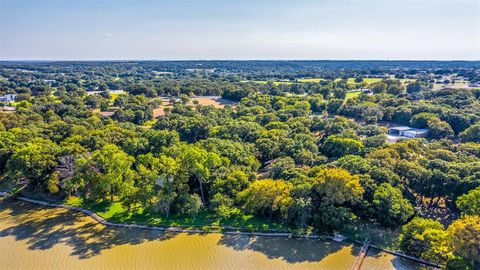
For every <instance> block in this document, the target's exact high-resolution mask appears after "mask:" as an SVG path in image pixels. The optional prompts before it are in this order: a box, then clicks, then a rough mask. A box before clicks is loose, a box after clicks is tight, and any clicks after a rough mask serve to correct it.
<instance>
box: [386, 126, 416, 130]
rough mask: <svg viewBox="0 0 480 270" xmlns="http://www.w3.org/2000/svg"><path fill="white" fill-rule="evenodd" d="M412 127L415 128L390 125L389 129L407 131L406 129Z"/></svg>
mask: <svg viewBox="0 0 480 270" xmlns="http://www.w3.org/2000/svg"><path fill="white" fill-rule="evenodd" d="M410 129H413V128H411V127H407V126H398V127H390V128H389V129H388V130H398V131H405V130H410Z"/></svg>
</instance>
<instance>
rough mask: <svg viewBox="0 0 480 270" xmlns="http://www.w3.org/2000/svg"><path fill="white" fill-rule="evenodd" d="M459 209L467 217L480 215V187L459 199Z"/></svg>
mask: <svg viewBox="0 0 480 270" xmlns="http://www.w3.org/2000/svg"><path fill="white" fill-rule="evenodd" d="M456 203H457V207H458V209H460V211H462V213H463V214H465V215H480V187H478V188H476V189H472V190H470V191H469V192H468V193H467V194H464V195H462V196H460V197H458V199H457V201H456Z"/></svg>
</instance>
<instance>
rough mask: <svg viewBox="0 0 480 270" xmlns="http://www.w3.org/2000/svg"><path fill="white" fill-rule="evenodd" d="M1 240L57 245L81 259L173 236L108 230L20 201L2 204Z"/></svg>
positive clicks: (37, 247)
mask: <svg viewBox="0 0 480 270" xmlns="http://www.w3.org/2000/svg"><path fill="white" fill-rule="evenodd" d="M2 219H8V220H9V221H11V222H9V223H12V224H8V225H7V226H3V224H1V223H0V225H1V227H0V238H2V237H7V236H13V237H15V239H16V240H18V241H21V240H22V241H26V243H27V245H28V247H29V249H32V250H45V249H50V248H52V247H54V246H56V245H67V246H69V247H71V248H72V253H71V255H75V256H78V257H79V258H81V259H86V258H90V257H93V256H96V255H98V254H100V253H101V252H102V250H106V249H111V248H113V247H115V246H118V245H137V244H141V243H143V242H147V241H158V240H167V239H170V238H173V237H175V235H176V234H174V233H164V232H160V231H153V230H144V229H128V228H112V227H106V226H104V225H101V224H99V223H97V222H96V221H94V220H93V219H92V218H91V217H89V216H86V215H84V214H82V213H78V212H74V211H69V210H66V209H53V208H44V207H39V206H35V205H33V204H30V203H26V202H19V201H13V200H9V201H0V220H2Z"/></svg>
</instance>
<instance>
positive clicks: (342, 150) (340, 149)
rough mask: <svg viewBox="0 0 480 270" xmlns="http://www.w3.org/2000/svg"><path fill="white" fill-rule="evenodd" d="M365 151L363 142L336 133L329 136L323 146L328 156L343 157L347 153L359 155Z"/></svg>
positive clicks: (323, 150)
mask: <svg viewBox="0 0 480 270" xmlns="http://www.w3.org/2000/svg"><path fill="white" fill-rule="evenodd" d="M362 151H363V144H362V142H360V141H358V140H355V139H350V138H342V137H338V136H336V135H331V136H329V137H328V138H327V139H326V140H325V142H324V143H323V146H322V152H323V153H324V154H325V155H326V156H328V157H337V158H338V157H342V156H345V155H359V154H361V153H362Z"/></svg>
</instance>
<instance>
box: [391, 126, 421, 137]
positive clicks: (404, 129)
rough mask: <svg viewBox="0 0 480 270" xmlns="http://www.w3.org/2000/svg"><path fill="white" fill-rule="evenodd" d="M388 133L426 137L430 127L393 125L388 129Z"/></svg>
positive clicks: (396, 135) (398, 135) (400, 135)
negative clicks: (419, 127)
mask: <svg viewBox="0 0 480 270" xmlns="http://www.w3.org/2000/svg"><path fill="white" fill-rule="evenodd" d="M388 135H391V136H395V137H406V138H412V139H414V138H424V137H426V136H427V135H428V129H418V128H412V127H409V126H398V127H391V128H389V129H388Z"/></svg>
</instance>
